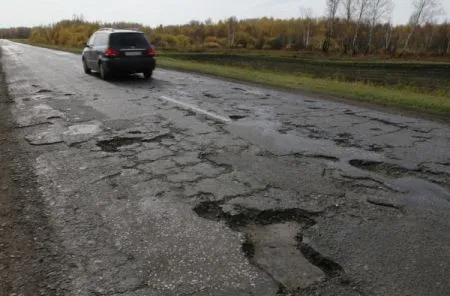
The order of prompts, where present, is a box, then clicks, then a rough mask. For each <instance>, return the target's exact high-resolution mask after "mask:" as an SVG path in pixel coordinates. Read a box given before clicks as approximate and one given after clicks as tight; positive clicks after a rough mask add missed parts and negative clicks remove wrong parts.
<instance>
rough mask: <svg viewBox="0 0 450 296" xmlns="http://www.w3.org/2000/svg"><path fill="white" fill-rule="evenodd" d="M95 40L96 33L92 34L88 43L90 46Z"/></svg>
mask: <svg viewBox="0 0 450 296" xmlns="http://www.w3.org/2000/svg"><path fill="white" fill-rule="evenodd" d="M94 40H95V34H94V35H92V36H91V38H89V41H88V43H87V45H89V46H92V45H94Z"/></svg>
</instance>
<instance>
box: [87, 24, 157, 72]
mask: <svg viewBox="0 0 450 296" xmlns="http://www.w3.org/2000/svg"><path fill="white" fill-rule="evenodd" d="M155 55H156V52H155V48H154V46H152V45H151V44H150V42H149V41H148V40H147V38H146V37H145V35H144V33H142V32H139V31H134V30H116V29H110V28H105V29H101V30H99V31H97V32H95V33H94V34H93V35H92V36H91V38H89V41H88V42H87V43H86V47H85V48H84V50H83V54H82V61H83V67H84V71H85V72H86V73H88V74H89V73H91V70H94V71H97V72H100V77H101V78H102V79H105V80H106V79H108V78H110V77H111V75H112V74H115V73H117V74H119V73H120V74H134V73H143V74H144V78H145V79H149V78H150V77H151V76H152V73H153V70H154V69H155V65H156V61H155Z"/></svg>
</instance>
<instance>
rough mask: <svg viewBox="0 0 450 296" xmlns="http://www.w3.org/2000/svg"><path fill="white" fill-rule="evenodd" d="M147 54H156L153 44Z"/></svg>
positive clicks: (152, 55)
mask: <svg viewBox="0 0 450 296" xmlns="http://www.w3.org/2000/svg"><path fill="white" fill-rule="evenodd" d="M147 55H148V56H151V57H154V56H156V49H155V48H154V47H153V46H152V47H150V48H149V49H147Z"/></svg>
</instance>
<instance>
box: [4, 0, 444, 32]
mask: <svg viewBox="0 0 450 296" xmlns="http://www.w3.org/2000/svg"><path fill="white" fill-rule="evenodd" d="M111 1H114V0H110V1H108V3H111ZM104 2H105V0H99V1H97V2H95V3H89V1H88V0H80V1H72V0H68V1H64V2H61V1H59V0H36V1H29V0H17V1H15V2H14V3H6V4H2V7H3V8H4V9H2V12H0V20H1V23H0V28H9V27H35V26H41V25H51V24H54V23H57V22H58V21H61V20H64V19H72V18H73V16H74V15H78V16H83V17H84V19H85V20H86V21H89V22H101V23H111V22H133V23H139V24H142V25H144V26H149V27H152V28H154V27H157V26H160V25H163V26H170V25H174V26H177V25H184V24H188V23H189V22H190V21H192V20H195V21H201V22H204V21H205V20H207V19H209V18H210V19H212V21H213V22H215V23H217V22H218V21H220V20H225V19H227V18H229V17H232V16H235V17H236V18H237V19H239V20H244V19H254V18H263V17H268V18H275V19H291V18H299V17H301V13H300V9H301V7H309V8H312V10H313V17H314V18H320V17H324V16H325V0H322V1H320V2H314V1H293V0H278V1H275V0H267V1H264V2H262V3H258V2H260V1H255V0H250V1H248V2H247V3H246V4H245V5H242V4H241V3H240V4H239V5H236V4H235V5H233V3H238V1H237V0H229V1H228V2H226V3H223V2H219V3H215V2H216V1H206V0H194V1H191V3H190V4H188V5H186V4H180V3H178V5H177V2H179V1H177V0H166V1H165V2H164V3H156V4H154V3H150V4H149V3H147V2H145V1H144V0H136V1H134V2H135V4H137V5H133V7H129V8H128V7H121V8H120V9H116V8H115V7H114V6H111V5H108V6H104V5H103V3H104ZM211 2H214V3H215V4H214V3H211ZM393 2H394V4H395V6H394V9H393V14H392V18H391V22H392V23H393V24H394V25H405V24H407V22H408V20H409V16H410V15H411V11H412V9H411V5H410V1H408V0H393ZM20 3H22V4H23V5H20ZM83 4H85V5H83ZM442 4H443V9H444V14H443V16H442V17H439V18H438V22H439V23H442V22H444V21H445V20H447V19H448V12H449V11H450V1H447V3H442ZM49 5H51V7H52V8H51V10H53V13H51V14H50V15H52V16H50V17H49V16H48V14H47V15H46V14H45V13H36V12H39V11H42V10H47V11H48V9H46V8H45V7H47V6H49ZM5 6H6V8H5ZM24 6H27V7H29V8H30V9H29V11H32V12H33V13H32V14H28V13H27V12H25V13H24V12H23V10H22V7H24ZM33 6H35V7H34V8H33ZM139 6H142V7H143V8H142V9H139V10H136V7H139ZM175 6H179V7H180V9H177V10H173V9H172V7H175ZM80 7H82V8H80ZM236 7H240V9H236ZM95 8H99V9H95ZM144 8H148V11H147V10H146V9H144ZM169 10H170V14H168V13H167V11H169ZM15 12H17V13H15ZM18 15H19V16H20V17H18ZM338 15H339V14H338Z"/></svg>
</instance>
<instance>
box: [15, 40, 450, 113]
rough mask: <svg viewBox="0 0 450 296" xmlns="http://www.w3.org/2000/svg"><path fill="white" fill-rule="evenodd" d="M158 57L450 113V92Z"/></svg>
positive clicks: (198, 68)
mask: <svg viewBox="0 0 450 296" xmlns="http://www.w3.org/2000/svg"><path fill="white" fill-rule="evenodd" d="M14 41H17V42H21V43H26V44H31V45H37V46H42V47H46V48H51V49H59V50H65V51H69V52H73V53H80V52H81V49H79V48H64V47H60V46H54V45H41V44H32V43H31V42H29V41H28V40H14ZM157 61H158V62H157V64H158V66H160V67H163V68H171V69H180V70H187V71H193V72H198V73H204V74H210V75H215V76H219V77H225V78H230V79H234V80H239V81H246V82H251V83H257V84H262V85H268V86H273V87H281V88H286V89H291V90H304V91H308V92H316V93H323V94H327V95H332V96H336V97H340V98H344V99H351V100H355V101H362V102H370V103H375V104H378V105H383V106H392V107H396V108H401V109H406V110H412V111H419V112H425V113H429V114H437V115H443V116H445V117H450V98H449V97H448V96H439V95H435V94H423V93H418V92H414V91H412V90H408V89H406V90H405V89H395V88H392V87H383V86H374V85H369V84H364V83H361V82H342V81H337V80H333V79H322V78H312V77H307V76H301V75H293V74H288V73H281V72H274V71H266V70H255V69H249V68H242V67H236V66H225V65H217V64H212V63H200V62H194V61H187V60H180V59H175V58H171V57H168V56H165V55H161V56H160V57H158V60H157Z"/></svg>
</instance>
